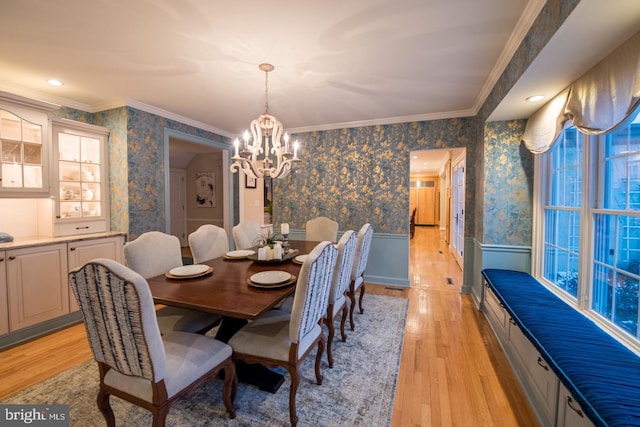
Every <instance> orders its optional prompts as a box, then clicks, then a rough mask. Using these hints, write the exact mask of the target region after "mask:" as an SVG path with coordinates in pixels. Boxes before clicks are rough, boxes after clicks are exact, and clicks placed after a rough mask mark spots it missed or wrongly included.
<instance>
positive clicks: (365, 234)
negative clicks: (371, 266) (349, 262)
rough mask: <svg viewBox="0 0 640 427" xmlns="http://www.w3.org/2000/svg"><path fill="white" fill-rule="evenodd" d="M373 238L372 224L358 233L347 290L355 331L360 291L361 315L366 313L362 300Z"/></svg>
mask: <svg viewBox="0 0 640 427" xmlns="http://www.w3.org/2000/svg"><path fill="white" fill-rule="evenodd" d="M372 238H373V228H372V227H371V224H369V223H367V224H365V225H363V226H362V228H360V230H359V231H358V244H357V246H356V256H355V258H354V260H353V268H352V270H351V283H350V284H349V289H348V290H347V296H348V297H349V299H350V300H351V307H350V308H349V323H350V325H351V330H352V331H353V330H354V329H355V323H354V321H353V311H354V310H355V309H356V292H357V291H358V289H360V298H359V306H360V313H361V314H362V313H364V309H363V308H362V298H363V297H364V291H365V286H364V278H363V274H364V269H365V268H366V267H367V261H368V260H369V249H370V248H371V239H372Z"/></svg>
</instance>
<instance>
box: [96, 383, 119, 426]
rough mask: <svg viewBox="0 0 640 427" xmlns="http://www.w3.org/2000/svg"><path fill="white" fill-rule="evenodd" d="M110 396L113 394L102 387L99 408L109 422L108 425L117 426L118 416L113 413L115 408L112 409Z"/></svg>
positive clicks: (98, 399)
mask: <svg viewBox="0 0 640 427" xmlns="http://www.w3.org/2000/svg"><path fill="white" fill-rule="evenodd" d="M110 396H111V395H110V394H109V393H107V392H106V391H104V390H102V389H101V390H100V391H99V392H98V398H97V402H98V409H99V410H100V413H101V414H102V416H103V417H104V420H105V421H106V423H107V427H115V425H116V417H115V415H113V410H112V409H111V404H110V403H109V397H110Z"/></svg>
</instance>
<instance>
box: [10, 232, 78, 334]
mask: <svg viewBox="0 0 640 427" xmlns="http://www.w3.org/2000/svg"><path fill="white" fill-rule="evenodd" d="M6 268H7V286H8V290H9V329H10V330H11V331H15V330H17V329H20V328H24V327H26V326H31V325H35V324H36V323H40V322H44V321H45V320H49V319H53V318H55V317H59V316H62V315H64V314H67V313H69V287H68V285H67V283H68V279H67V251H66V245H65V244H63V243H61V244H57V245H46V246H38V247H35V248H25V249H16V250H11V251H7V266H6Z"/></svg>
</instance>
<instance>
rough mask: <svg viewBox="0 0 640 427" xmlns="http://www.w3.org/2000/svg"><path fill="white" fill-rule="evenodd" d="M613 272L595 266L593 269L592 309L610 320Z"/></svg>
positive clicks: (597, 265) (603, 267)
mask: <svg viewBox="0 0 640 427" xmlns="http://www.w3.org/2000/svg"><path fill="white" fill-rule="evenodd" d="M612 284H613V270H611V269H609V268H606V267H605V266H602V265H599V264H596V265H595V266H594V269H593V298H592V308H593V309H594V310H595V311H596V312H598V313H600V314H601V315H603V316H604V317H606V318H607V319H611V316H612V307H613V288H612Z"/></svg>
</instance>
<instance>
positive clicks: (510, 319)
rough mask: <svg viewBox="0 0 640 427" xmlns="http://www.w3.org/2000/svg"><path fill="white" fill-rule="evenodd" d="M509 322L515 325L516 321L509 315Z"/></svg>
mask: <svg viewBox="0 0 640 427" xmlns="http://www.w3.org/2000/svg"><path fill="white" fill-rule="evenodd" d="M509 323H511V324H512V325H513V326H515V325H516V321H515V320H513V318H512V317H510V318H509Z"/></svg>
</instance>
